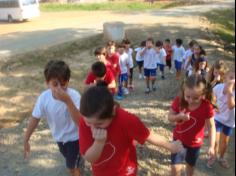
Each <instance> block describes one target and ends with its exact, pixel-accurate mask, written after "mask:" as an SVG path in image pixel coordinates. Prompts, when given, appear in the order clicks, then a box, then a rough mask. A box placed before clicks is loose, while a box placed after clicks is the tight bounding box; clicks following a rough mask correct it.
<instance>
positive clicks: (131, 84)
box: [122, 39, 134, 90]
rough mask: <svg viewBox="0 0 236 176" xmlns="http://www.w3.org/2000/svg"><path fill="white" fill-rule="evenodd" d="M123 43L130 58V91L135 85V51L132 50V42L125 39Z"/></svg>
mask: <svg viewBox="0 0 236 176" xmlns="http://www.w3.org/2000/svg"><path fill="white" fill-rule="evenodd" d="M122 43H123V44H124V45H125V52H126V54H128V56H129V73H130V74H129V82H128V88H129V89H130V90H133V89H134V85H133V71H134V61H133V49H132V48H130V41H129V39H124V40H123V41H122Z"/></svg>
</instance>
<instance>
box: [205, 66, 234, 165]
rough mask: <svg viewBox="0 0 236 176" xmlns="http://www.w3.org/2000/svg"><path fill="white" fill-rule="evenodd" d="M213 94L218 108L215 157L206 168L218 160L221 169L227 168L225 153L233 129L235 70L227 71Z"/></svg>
mask: <svg viewBox="0 0 236 176" xmlns="http://www.w3.org/2000/svg"><path fill="white" fill-rule="evenodd" d="M213 92H214V95H215V96H216V102H217V106H218V108H219V110H218V111H216V113H215V125H216V147H215V149H216V157H214V158H213V159H211V160H209V161H208V167H212V165H213V164H214V162H215V160H216V158H218V161H219V163H220V165H221V166H222V167H224V168H229V167H230V165H229V162H228V161H227V159H226V158H225V153H226V151H227V148H228V144H229V140H230V136H231V135H232V132H233V128H234V127H235V68H233V69H230V70H229V71H228V73H227V74H226V78H225V81H224V83H220V84H218V85H216V86H215V87H214V89H213Z"/></svg>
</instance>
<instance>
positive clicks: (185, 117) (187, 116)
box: [178, 111, 190, 123]
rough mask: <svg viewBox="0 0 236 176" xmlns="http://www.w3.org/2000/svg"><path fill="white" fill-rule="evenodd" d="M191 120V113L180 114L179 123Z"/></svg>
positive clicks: (183, 112)
mask: <svg viewBox="0 0 236 176" xmlns="http://www.w3.org/2000/svg"><path fill="white" fill-rule="evenodd" d="M188 120H190V113H189V112H188V113H186V112H185V111H182V112H180V113H179V114H178V123H183V122H185V121H188Z"/></svg>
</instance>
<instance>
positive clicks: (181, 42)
mask: <svg viewBox="0 0 236 176" xmlns="http://www.w3.org/2000/svg"><path fill="white" fill-rule="evenodd" d="M176 44H177V45H178V46H181V45H182V44H183V40H182V39H179V38H178V39H176Z"/></svg>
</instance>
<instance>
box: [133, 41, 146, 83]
mask: <svg viewBox="0 0 236 176" xmlns="http://www.w3.org/2000/svg"><path fill="white" fill-rule="evenodd" d="M145 46H146V41H142V42H141V44H140V47H138V48H136V49H135V51H136V52H137V53H136V62H137V65H138V72H139V79H142V78H144V76H143V74H142V69H143V57H142V56H141V55H140V54H141V52H142V51H143V50H144V48H145Z"/></svg>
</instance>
